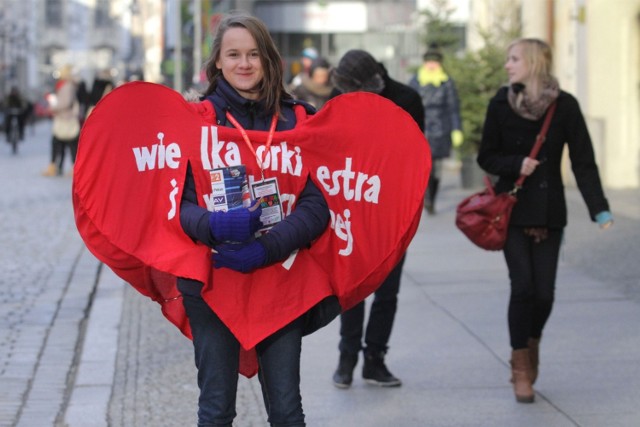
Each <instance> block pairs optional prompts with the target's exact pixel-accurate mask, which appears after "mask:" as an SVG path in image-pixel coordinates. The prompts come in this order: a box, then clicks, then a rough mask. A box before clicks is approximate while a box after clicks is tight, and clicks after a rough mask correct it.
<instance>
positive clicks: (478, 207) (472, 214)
mask: <svg viewBox="0 0 640 427" xmlns="http://www.w3.org/2000/svg"><path fill="white" fill-rule="evenodd" d="M555 109H556V103H555V102H553V103H552V104H551V106H550V107H549V109H548V110H547V115H546V117H545V119H544V123H543V124H542V129H541V131H540V133H539V134H538V136H537V138H536V143H535V144H534V145H533V148H532V149H531V152H530V153H529V157H530V158H532V159H535V158H536V156H537V155H538V152H539V151H540V147H541V146H542V143H543V142H544V139H545V137H546V135H547V131H548V130H549V124H550V123H551V117H552V116H553V113H554V111H555ZM525 178H526V176H525V175H520V177H519V178H518V180H517V181H516V182H515V184H514V187H513V190H511V191H509V192H508V193H500V194H496V193H495V191H494V189H493V185H492V184H491V181H490V180H489V178H488V177H487V176H485V177H484V179H485V184H486V186H487V188H486V189H484V190H483V191H481V192H479V193H475V194H472V195H471V196H469V197H467V198H466V199H464V200H463V201H462V202H460V204H458V207H457V208H456V227H458V228H459V229H460V231H462V232H463V233H464V235H465V236H467V237H468V238H469V240H471V242H473V243H474V244H475V245H477V246H479V247H481V248H482V249H486V250H489V251H499V250H501V249H502V248H503V247H504V242H505V241H506V240H507V230H508V228H509V219H510V218H511V211H512V209H513V206H514V205H515V204H516V202H517V201H518V199H517V197H516V194H517V192H518V190H520V188H522V183H523V182H524V179H525Z"/></svg>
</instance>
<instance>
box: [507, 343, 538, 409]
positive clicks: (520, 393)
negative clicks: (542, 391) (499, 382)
mask: <svg viewBox="0 0 640 427" xmlns="http://www.w3.org/2000/svg"><path fill="white" fill-rule="evenodd" d="M530 372H531V360H530V359H529V349H528V348H523V349H520V350H513V351H512V352H511V380H512V382H513V392H514V393H515V395H516V400H517V401H518V402H520V403H532V402H533V399H534V398H535V394H534V392H533V387H532V385H531V378H530V377H529V375H530Z"/></svg>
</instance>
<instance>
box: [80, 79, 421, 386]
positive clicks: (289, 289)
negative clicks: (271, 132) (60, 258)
mask: <svg viewBox="0 0 640 427" xmlns="http://www.w3.org/2000/svg"><path fill="white" fill-rule="evenodd" d="M211 118H212V108H211V105H210V104H208V103H207V102H203V103H196V104H189V103H187V102H186V101H184V100H183V98H182V97H181V96H180V95H179V94H178V93H177V92H175V91H173V90H171V89H168V88H166V87H164V86H160V85H155V84H151V83H144V82H135V83H129V84H126V85H123V86H121V87H119V88H117V89H115V90H114V91H112V92H111V93H110V94H109V95H107V96H106V97H105V98H103V100H102V101H101V102H100V103H99V104H98V106H97V107H96V108H95V109H94V111H93V113H92V114H91V116H90V117H89V119H88V120H87V121H86V123H85V125H84V127H83V130H82V133H81V136H80V144H79V148H78V155H77V159H76V163H75V170H74V178H73V203H74V209H75V215H76V223H77V227H78V230H79V232H80V234H81V235H82V238H83V239H84V241H85V243H86V245H87V247H88V248H89V249H90V250H91V252H92V253H93V254H94V255H96V257H98V258H99V259H100V260H101V261H103V262H104V263H105V264H107V265H108V266H109V267H110V268H111V269H113V271H114V272H115V273H116V274H117V275H118V276H120V277H121V278H122V279H124V280H125V281H127V282H129V283H130V284H131V285H133V286H134V287H135V288H136V289H137V290H138V291H139V292H141V293H142V294H144V295H146V296H148V297H150V298H152V299H153V300H155V301H157V302H158V303H160V304H161V305H162V311H163V313H164V315H165V316H166V317H167V318H168V319H169V320H170V321H171V322H172V323H174V324H175V325H176V326H178V327H179V328H180V330H181V331H182V332H183V333H184V334H185V335H186V336H188V337H190V336H191V334H190V330H189V325H188V321H187V319H186V316H185V313H184V308H183V306H182V300H181V299H180V293H179V291H178V290H177V288H176V286H175V284H176V278H177V277H187V278H191V279H195V280H199V281H201V282H204V283H205V287H204V290H203V297H204V299H205V300H206V301H207V303H208V304H209V305H210V306H211V307H212V309H213V310H214V311H215V312H216V313H217V314H218V316H219V317H220V318H221V319H222V320H223V321H224V322H225V324H226V325H227V326H228V327H229V329H230V330H231V331H232V332H233V334H234V335H235V336H236V337H237V338H238V341H239V342H240V344H241V346H242V348H243V349H244V350H245V351H246V352H244V353H243V354H242V356H241V373H242V374H244V375H247V376H251V375H253V374H255V372H256V368H257V365H256V364H255V353H254V350H253V349H254V347H255V345H256V344H257V343H258V342H260V341H261V340H262V339H264V338H266V337H267V336H269V335H271V334H272V333H273V332H275V331H277V330H278V329H280V328H281V327H283V326H284V325H286V324H287V323H289V322H290V321H292V320H293V319H295V318H296V317H298V316H300V315H301V314H303V313H304V312H306V311H307V310H309V309H310V308H311V307H313V306H314V305H315V304H317V303H318V302H319V301H321V300H322V299H324V298H326V297H327V296H330V295H336V296H337V297H338V298H339V301H340V304H341V306H342V308H343V309H347V308H350V307H351V306H353V305H354V304H356V303H357V302H359V301H361V300H362V299H364V298H365V297H366V296H367V295H369V294H370V293H371V292H373V291H374V290H375V289H376V287H377V286H378V285H379V284H380V283H381V281H382V279H384V277H385V276H386V275H387V274H388V273H389V272H390V271H391V269H392V268H393V266H394V265H395V264H396V263H397V261H398V260H399V259H400V257H401V256H402V254H403V253H404V252H405V250H406V248H407V247H408V245H409V243H410V241H411V239H412V237H413V235H414V233H415V230H416V227H417V225H418V221H419V218H420V215H421V211H422V198H423V193H424V189H425V188H426V185H427V180H428V177H429V172H430V169H431V156H430V152H429V147H428V144H427V142H426V141H425V138H424V136H423V134H422V132H421V131H420V129H419V128H418V127H417V125H416V124H415V122H414V121H413V120H412V119H411V117H410V116H409V115H408V114H407V113H406V112H404V111H403V110H402V109H400V108H399V107H397V106H396V105H395V104H393V103H391V102H390V101H388V100H386V99H384V98H382V97H380V96H377V95H374V94H369V93H357V94H356V93H354V94H346V95H341V96H339V97H337V98H335V99H333V100H331V101H330V102H329V103H327V104H325V106H324V107H323V108H322V110H321V111H319V112H318V113H317V114H316V115H314V116H312V117H310V118H309V119H308V120H305V121H303V122H301V123H299V124H298V125H297V126H296V128H295V129H294V130H290V131H285V132H276V134H275V136H274V139H273V143H272V147H277V148H279V149H280V150H279V152H278V150H276V151H272V153H274V156H272V157H271V158H270V163H269V167H268V168H267V172H266V174H265V175H266V176H267V177H269V176H276V177H277V178H278V184H279V186H280V191H281V194H282V197H283V199H284V200H285V201H286V200H289V202H288V203H285V209H287V208H288V209H293V208H294V207H295V200H294V199H295V197H296V196H297V195H298V194H299V193H300V191H301V190H302V188H303V186H304V183H305V182H306V179H307V177H308V176H310V177H311V178H312V179H313V181H314V182H315V184H316V185H317V186H318V188H320V189H321V191H322V192H323V194H324V196H325V198H326V200H327V203H328V204H329V208H330V210H331V215H332V224H331V226H330V227H328V228H327V230H326V231H325V233H324V234H323V235H322V236H321V237H320V238H319V239H318V240H317V241H316V242H315V244H313V245H312V247H311V248H310V249H303V250H300V251H298V252H297V253H296V254H295V255H294V256H292V257H290V259H289V260H287V261H285V262H282V263H277V264H275V265H272V266H269V267H266V268H262V269H259V270H257V271H255V272H253V273H251V274H242V273H238V272H235V271H232V270H228V269H216V270H214V269H212V268H211V261H210V249H209V248H207V247H206V246H204V245H202V244H199V243H194V242H193V241H192V240H191V239H190V238H189V237H187V235H186V234H185V233H184V232H183V231H182V228H181V226H180V221H179V202H180V199H181V197H182V185H183V183H184V179H185V174H186V168H187V163H189V162H190V163H191V164H192V167H193V171H194V178H195V180H196V189H197V192H198V196H199V198H198V200H199V203H200V204H201V205H202V206H206V203H205V200H206V196H207V195H208V194H209V193H210V192H211V187H210V179H209V174H208V172H207V171H206V170H205V168H208V167H209V166H213V167H216V166H220V164H216V161H217V162H218V163H219V162H222V163H223V164H224V165H232V164H245V165H246V166H247V171H248V174H250V175H252V174H253V175H255V176H256V178H257V177H258V176H259V174H257V173H256V171H257V170H258V169H257V166H256V162H255V157H254V156H253V154H252V153H251V152H250V151H249V149H248V148H247V147H246V146H245V143H244V141H243V140H242V137H241V136H240V133H239V132H238V131H237V130H236V129H232V128H225V127H215V126H212V125H211ZM216 132H217V136H218V138H217V140H218V143H217V144H215V147H217V148H213V147H214V144H213V143H212V138H213V137H212V133H216ZM247 133H248V135H249V137H250V139H251V141H252V142H253V143H254V147H255V148H256V149H258V147H259V146H260V145H264V143H265V142H266V137H267V132H261V131H247ZM218 149H219V150H218ZM283 152H284V153H285V155H283V154H282V153H283ZM212 153H213V154H212ZM343 171H344V172H343Z"/></svg>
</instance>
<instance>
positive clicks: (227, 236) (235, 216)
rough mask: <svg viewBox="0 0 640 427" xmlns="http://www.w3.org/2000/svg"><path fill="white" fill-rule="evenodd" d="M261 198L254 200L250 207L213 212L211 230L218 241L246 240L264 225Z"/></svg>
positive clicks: (210, 223)
mask: <svg viewBox="0 0 640 427" xmlns="http://www.w3.org/2000/svg"><path fill="white" fill-rule="evenodd" d="M260 203H261V200H260V199H258V200H256V201H254V203H253V205H251V206H250V207H249V208H236V209H232V210H230V211H227V212H223V211H217V212H211V215H210V216H209V230H210V231H211V235H212V236H213V238H214V239H216V240H218V241H232V242H246V241H248V240H249V239H250V238H251V237H253V235H254V233H255V232H256V231H258V230H259V229H260V228H262V227H263V224H262V221H260V215H262V207H261V206H260Z"/></svg>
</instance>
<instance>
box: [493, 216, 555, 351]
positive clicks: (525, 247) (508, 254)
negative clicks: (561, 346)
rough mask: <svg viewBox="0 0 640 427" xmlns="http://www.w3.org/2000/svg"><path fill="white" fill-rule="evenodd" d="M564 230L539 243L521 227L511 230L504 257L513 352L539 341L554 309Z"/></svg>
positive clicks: (510, 228)
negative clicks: (509, 292) (507, 273)
mask: <svg viewBox="0 0 640 427" xmlns="http://www.w3.org/2000/svg"><path fill="white" fill-rule="evenodd" d="M561 243H562V230H561V229H555V230H549V234H548V238H547V239H545V240H543V241H541V242H538V243H536V242H535V241H534V239H533V237H530V236H528V235H526V234H525V233H524V228H522V227H509V232H508V234H507V241H506V243H505V246H504V251H503V252H504V257H505V260H506V261H507V267H508V269H509V279H510V281H511V297H510V299H509V311H508V320H509V336H510V341H511V348H513V349H514V350H518V349H523V348H526V347H527V341H528V340H529V338H540V337H541V336H542V330H543V329H544V326H545V324H546V323H547V320H548V319H549V316H550V315H551V309H552V307H553V301H554V294H555V283H556V273H557V270H558V258H559V255H560V244H561Z"/></svg>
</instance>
